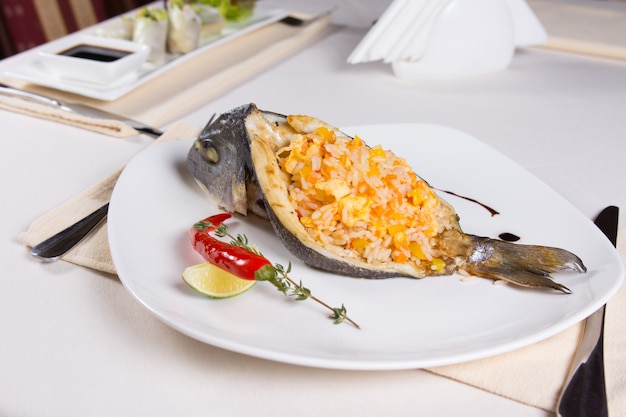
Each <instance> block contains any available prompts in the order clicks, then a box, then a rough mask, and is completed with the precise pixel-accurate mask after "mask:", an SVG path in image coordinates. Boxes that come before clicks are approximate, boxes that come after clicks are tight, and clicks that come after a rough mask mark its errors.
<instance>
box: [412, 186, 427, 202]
mask: <svg viewBox="0 0 626 417" xmlns="http://www.w3.org/2000/svg"><path fill="white" fill-rule="evenodd" d="M409 197H411V203H412V204H413V205H414V206H419V205H420V204H421V203H422V202H423V201H424V200H425V199H426V195H425V194H424V191H423V190H421V189H419V188H414V189H412V190H411V191H409Z"/></svg>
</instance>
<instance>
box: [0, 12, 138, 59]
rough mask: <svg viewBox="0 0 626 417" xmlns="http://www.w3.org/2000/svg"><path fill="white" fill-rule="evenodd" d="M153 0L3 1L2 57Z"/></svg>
mask: <svg viewBox="0 0 626 417" xmlns="http://www.w3.org/2000/svg"><path fill="white" fill-rule="evenodd" d="M149 1H150V0H0V58H5V57H7V56H10V55H13V54H16V53H18V52H22V51H25V50H27V49H30V48H32V47H34V46H37V45H40V44H42V43H45V42H48V41H51V40H53V39H57V38H60V37H62V36H65V35H67V34H68V33H72V32H74V31H76V30H79V29H82V28H85V27H87V26H91V25H93V24H95V23H98V22H100V21H102V20H105V19H108V18H110V17H113V16H117V15H119V14H121V13H124V12H127V11H129V10H131V9H134V8H137V7H140V6H142V5H144V4H146V3H148V2H149Z"/></svg>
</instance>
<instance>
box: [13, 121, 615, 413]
mask: <svg viewBox="0 0 626 417" xmlns="http://www.w3.org/2000/svg"><path fill="white" fill-rule="evenodd" d="M199 131H200V128H199V127H197V126H193V125H190V124H186V123H183V122H180V123H178V124H175V125H174V126H173V127H172V128H171V129H169V130H168V131H167V132H166V133H165V134H164V135H163V136H162V137H161V138H159V139H158V140H157V141H156V142H155V143H154V144H152V145H150V146H159V145H158V144H159V143H162V142H164V141H170V140H177V139H182V138H189V137H195V136H197V134H198V133H199ZM120 172H121V171H118V172H115V173H113V174H111V175H110V176H109V177H107V178H105V179H104V180H102V181H101V182H100V183H98V184H96V185H94V186H92V187H91V188H89V189H87V190H85V191H83V192H82V193H80V194H78V195H77V196H75V197H74V198H72V199H70V200H69V201H67V202H66V203H64V204H62V205H60V206H59V207H57V208H55V209H53V210H52V211H50V212H48V213H46V214H45V215H43V216H42V217H41V218H39V219H37V220H35V221H34V222H33V223H32V225H31V226H30V228H29V229H28V231H26V232H24V233H22V234H21V235H20V237H19V239H20V241H21V242H22V243H23V244H25V245H27V246H32V245H34V244H36V243H39V242H40V241H41V240H43V239H44V238H47V237H48V236H50V235H52V234H54V233H56V232H57V231H58V230H61V229H63V228H64V227H66V226H68V225H70V224H72V223H73V222H75V221H76V220H78V219H80V218H82V217H84V216H85V215H87V214H88V213H90V212H92V211H94V210H95V209H97V208H98V207H100V206H101V205H102V204H104V203H105V202H107V201H108V200H109V197H110V195H111V192H112V190H113V187H114V185H115V182H116V180H117V178H118V176H119V174H120ZM624 236H626V228H622V229H621V230H620V240H619V242H618V248H619V252H620V255H621V257H622V260H623V261H626V241H625V240H624ZM63 259H64V260H66V261H69V262H72V263H75V264H78V265H83V266H86V267H89V268H93V269H97V270H100V271H104V272H108V273H111V274H115V268H114V266H113V262H112V260H111V255H110V253H109V249H108V242H107V231H106V227H100V229H98V230H97V231H96V232H95V233H94V234H92V235H90V236H88V237H87V238H86V239H84V240H83V241H82V242H81V243H79V245H78V246H77V247H75V248H74V249H73V250H72V251H70V252H69V253H68V254H67V255H65V256H64V257H63ZM496 314H497V313H496ZM624 317H626V286H622V288H621V289H620V291H619V292H618V294H617V295H616V296H615V297H614V298H612V299H611V301H610V302H609V303H608V306H607V312H606V328H605V364H606V377H607V389H608V397H609V404H610V410H611V415H615V416H619V415H626V332H624V331H623V330H624V326H623V318H624ZM581 334H582V325H581V324H576V325H574V326H572V327H571V328H569V329H567V330H565V331H563V332H561V333H559V334H557V335H555V336H553V337H550V338H548V339H546V340H544V341H542V342H539V343H535V344H533V345H531V346H528V347H525V348H522V349H518V350H516V351H513V352H509V353H505V354H502V355H498V356H494V357H490V358H487V359H482V360H477V361H473V362H468V363H463V364H458V365H451V366H444V367H438V368H432V369H429V371H431V372H433V373H436V374H439V375H443V376H446V377H449V378H452V379H455V380H458V381H460V382H463V383H466V384H469V385H472V386H475V387H478V388H481V389H483V390H486V391H489V392H492V393H494V394H497V395H500V396H503V397H506V398H510V399H512V400H515V401H519V402H522V403H525V404H528V405H531V406H534V407H538V408H542V409H545V410H549V411H553V410H554V409H555V408H556V401H557V398H558V395H559V393H560V391H561V389H562V384H563V381H564V380H565V378H566V376H567V373H568V370H569V367H570V363H571V361H572V359H573V356H574V353H575V351H576V347H577V346H578V340H579V338H580V336H581Z"/></svg>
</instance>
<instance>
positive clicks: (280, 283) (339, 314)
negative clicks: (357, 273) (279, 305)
mask: <svg viewBox="0 0 626 417" xmlns="http://www.w3.org/2000/svg"><path fill="white" fill-rule="evenodd" d="M211 225H212V224H211ZM212 226H214V227H216V230H215V235H216V236H217V237H221V238H224V237H226V238H229V239H231V242H230V244H231V245H235V246H240V247H242V248H244V249H246V250H249V251H250V252H253V253H256V254H257V255H259V256H263V254H262V253H261V252H260V251H259V249H258V248H257V247H255V246H253V245H250V243H249V241H248V237H247V236H246V235H243V234H237V236H233V235H232V234H231V233H230V232H229V230H228V226H227V225H225V224H224V223H222V224H220V225H217V226H215V225H212ZM272 270H273V273H270V274H256V276H257V280H265V281H268V282H270V283H271V284H272V285H274V286H275V287H276V289H278V291H280V292H282V293H283V294H285V295H286V296H291V297H293V298H294V300H296V301H304V300H307V299H311V300H313V301H315V302H316V303H318V304H320V305H322V306H324V307H325V308H327V309H328V310H330V311H331V312H332V314H331V315H330V316H329V318H330V319H331V320H333V323H334V324H341V323H343V322H344V321H347V322H349V323H350V324H352V325H353V326H354V327H356V328H357V329H361V327H360V326H359V325H358V324H357V323H356V322H355V321H354V320H352V319H351V318H350V317H348V310H347V309H346V307H345V305H343V304H342V305H341V307H331V306H330V305H329V304H327V303H325V302H324V301H322V300H320V299H319V298H317V297H315V296H314V295H313V294H312V293H311V290H309V289H308V288H306V287H305V286H304V285H303V284H302V281H299V282H295V281H294V280H293V279H292V278H291V277H290V276H289V273H291V262H289V263H288V264H287V266H286V267H285V266H283V265H281V264H273V265H272Z"/></svg>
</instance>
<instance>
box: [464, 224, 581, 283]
mask: <svg viewBox="0 0 626 417" xmlns="http://www.w3.org/2000/svg"><path fill="white" fill-rule="evenodd" d="M470 237H471V238H472V239H473V241H474V249H473V252H472V253H471V254H470V256H469V259H468V261H467V262H465V263H464V265H463V266H461V267H460V269H462V270H464V271H465V272H467V273H469V274H470V275H475V276H480V277H485V278H491V279H494V280H504V281H508V282H511V283H514V284H517V285H521V286H523V287H531V288H552V289H555V290H558V291H561V292H563V293H566V294H569V293H571V291H570V290H569V288H567V287H566V286H564V285H562V284H560V283H558V282H555V281H554V280H553V279H552V277H551V276H550V273H553V272H561V271H575V272H579V273H583V272H586V271H587V268H586V267H585V265H584V264H583V262H582V260H581V259H580V258H579V257H578V256H576V255H574V254H573V253H571V252H569V251H567V250H564V249H560V248H553V247H547V246H535V245H519V244H513V243H510V242H505V241H501V240H496V239H490V238H485V237H479V236H471V235H470Z"/></svg>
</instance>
